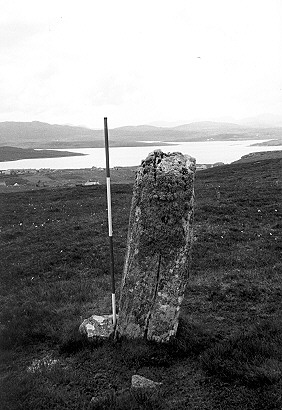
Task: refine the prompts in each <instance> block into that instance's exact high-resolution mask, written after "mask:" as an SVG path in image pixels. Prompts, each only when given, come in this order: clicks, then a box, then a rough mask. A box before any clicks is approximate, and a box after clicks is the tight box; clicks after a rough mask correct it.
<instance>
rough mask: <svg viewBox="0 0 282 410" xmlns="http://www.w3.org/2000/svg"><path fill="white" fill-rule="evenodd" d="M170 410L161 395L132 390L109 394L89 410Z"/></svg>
mask: <svg viewBox="0 0 282 410" xmlns="http://www.w3.org/2000/svg"><path fill="white" fill-rule="evenodd" d="M166 408H168V407H167V406H166V405H165V403H164V400H163V399H162V397H161V394H160V393H159V392H158V391H155V390H152V389H150V390H144V389H131V390H127V391H124V392H121V393H120V394H116V393H115V392H111V393H108V394H107V395H106V397H104V398H102V399H101V400H100V401H98V402H97V403H95V404H94V403H93V404H91V403H90V406H89V410H108V409H113V410H165V409H166Z"/></svg>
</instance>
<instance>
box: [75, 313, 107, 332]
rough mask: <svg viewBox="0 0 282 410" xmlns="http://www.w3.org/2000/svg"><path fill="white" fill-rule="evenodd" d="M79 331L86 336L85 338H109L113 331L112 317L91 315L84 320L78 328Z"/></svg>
mask: <svg viewBox="0 0 282 410" xmlns="http://www.w3.org/2000/svg"><path fill="white" fill-rule="evenodd" d="M79 331H80V333H82V334H86V335H87V337H89V338H92V337H105V338H106V337H109V336H110V334H111V333H113V331H114V326H113V316H112V315H103V316H97V315H92V316H90V317H89V318H88V319H85V320H84V321H83V322H82V324H81V325H80V326H79Z"/></svg>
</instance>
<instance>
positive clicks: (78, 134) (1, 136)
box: [0, 121, 282, 149]
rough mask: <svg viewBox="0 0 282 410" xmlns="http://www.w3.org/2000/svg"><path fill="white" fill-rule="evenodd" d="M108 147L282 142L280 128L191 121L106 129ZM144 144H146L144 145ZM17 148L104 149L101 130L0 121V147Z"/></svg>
mask: <svg viewBox="0 0 282 410" xmlns="http://www.w3.org/2000/svg"><path fill="white" fill-rule="evenodd" d="M109 138H110V146H112V147H115V146H142V145H145V143H144V141H151V142H152V144H156V145H157V143H158V141H162V142H164V143H168V142H188V141H207V140H211V139H212V140H217V141H225V140H242V139H249V140H251V139H265V140H268V139H281V138H282V128H281V127H280V128H279V127H278V128H250V127H246V126H242V125H238V124H233V123H220V122H212V121H202V122H193V123H190V124H183V125H180V126H176V127H155V126H153V125H139V126H126V127H118V128H113V129H110V130H109ZM146 145H147V144H146ZM1 146H13V147H19V148H42V149H44V148H50V149H52V148H53V149H56V148H61V149H67V148H97V147H104V132H103V130H93V129H90V128H84V127H75V126H70V125H57V124H54V125H51V124H48V123H44V122H39V121H33V122H0V147H1Z"/></svg>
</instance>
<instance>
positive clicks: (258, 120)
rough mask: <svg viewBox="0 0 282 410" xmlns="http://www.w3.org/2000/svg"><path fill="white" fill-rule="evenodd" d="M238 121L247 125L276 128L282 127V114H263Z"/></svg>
mask: <svg viewBox="0 0 282 410" xmlns="http://www.w3.org/2000/svg"><path fill="white" fill-rule="evenodd" d="M238 123H239V124H241V125H243V126H247V127H257V128H276V127H282V116H280V115H273V114H261V115H257V116H255V117H248V118H243V119H242V120H240V121H239V122H238Z"/></svg>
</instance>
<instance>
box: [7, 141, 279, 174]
mask: <svg viewBox="0 0 282 410" xmlns="http://www.w3.org/2000/svg"><path fill="white" fill-rule="evenodd" d="M264 141H266V140H264ZM257 142H263V140H245V141H204V142H179V143H173V144H174V145H164V146H149V147H146V146H145V147H115V148H110V166H111V167H117V166H118V167H121V166H124V167H125V166H135V165H139V164H140V163H141V160H142V159H145V158H146V156H147V155H148V154H149V153H150V152H152V151H153V150H154V149H161V150H162V151H164V152H182V153H183V154H188V155H191V156H192V157H194V158H196V160H197V163H198V164H214V163H215V162H224V163H225V164H228V163H230V162H233V161H236V160H238V159H240V158H241V156H242V155H246V154H249V153H250V152H259V151H275V150H279V149H281V147H277V146H276V147H267V146H265V147H252V146H251V145H252V144H255V143H257ZM57 151H70V152H79V153H82V154H87V155H85V156H77V157H61V158H38V159H22V160H19V161H6V162H0V170H6V169H29V168H33V169H40V168H51V169H79V168H91V167H93V166H95V167H101V168H105V150H104V148H77V149H67V148H66V149H64V150H57Z"/></svg>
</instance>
